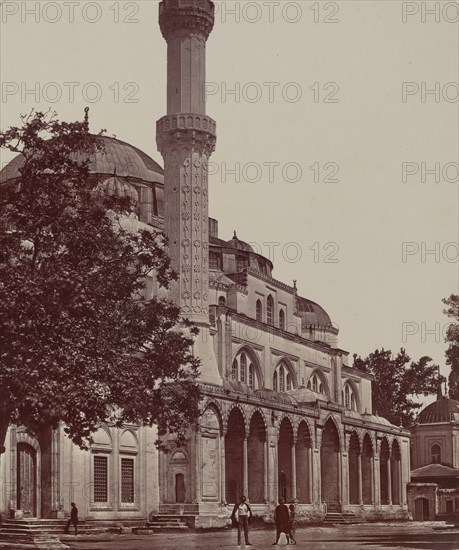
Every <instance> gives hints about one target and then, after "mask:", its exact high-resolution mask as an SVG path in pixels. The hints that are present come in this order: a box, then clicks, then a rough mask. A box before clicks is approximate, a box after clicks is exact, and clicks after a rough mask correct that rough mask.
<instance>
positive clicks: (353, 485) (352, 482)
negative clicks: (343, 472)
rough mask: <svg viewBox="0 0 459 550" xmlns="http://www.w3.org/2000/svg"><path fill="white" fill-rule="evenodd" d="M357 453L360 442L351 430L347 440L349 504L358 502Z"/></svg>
mask: <svg viewBox="0 0 459 550" xmlns="http://www.w3.org/2000/svg"><path fill="white" fill-rule="evenodd" d="M359 455H360V442H359V438H358V436H357V434H356V433H355V432H352V435H351V439H350V442H349V502H350V504H359V487H360V483H361V480H360V475H359Z"/></svg>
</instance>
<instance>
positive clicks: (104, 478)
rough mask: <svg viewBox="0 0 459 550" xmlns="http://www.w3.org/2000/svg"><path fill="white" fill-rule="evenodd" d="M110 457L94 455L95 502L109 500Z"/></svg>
mask: <svg viewBox="0 0 459 550" xmlns="http://www.w3.org/2000/svg"><path fill="white" fill-rule="evenodd" d="M107 485H108V457H106V456H95V457H94V502H108V490H107Z"/></svg>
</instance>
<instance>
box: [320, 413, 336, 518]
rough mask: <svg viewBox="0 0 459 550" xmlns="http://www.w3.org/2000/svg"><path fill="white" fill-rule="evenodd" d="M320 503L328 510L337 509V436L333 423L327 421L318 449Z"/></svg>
mask: <svg viewBox="0 0 459 550" xmlns="http://www.w3.org/2000/svg"><path fill="white" fill-rule="evenodd" d="M320 464H321V477H322V480H321V488H322V501H323V502H326V503H327V506H328V509H337V508H339V505H340V502H339V498H340V493H339V480H340V476H339V435H338V430H337V428H336V425H335V423H334V422H333V421H332V420H331V419H330V420H327V422H326V424H325V427H324V430H323V434H322V446H321V449H320Z"/></svg>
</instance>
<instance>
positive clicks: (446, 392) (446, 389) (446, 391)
mask: <svg viewBox="0 0 459 550" xmlns="http://www.w3.org/2000/svg"><path fill="white" fill-rule="evenodd" d="M445 395H448V386H447V385H446V380H445Z"/></svg>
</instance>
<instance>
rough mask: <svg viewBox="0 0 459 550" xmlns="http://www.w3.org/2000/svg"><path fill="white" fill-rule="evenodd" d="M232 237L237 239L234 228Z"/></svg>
mask: <svg viewBox="0 0 459 550" xmlns="http://www.w3.org/2000/svg"><path fill="white" fill-rule="evenodd" d="M233 239H237V235H236V230H234V235H233Z"/></svg>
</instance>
